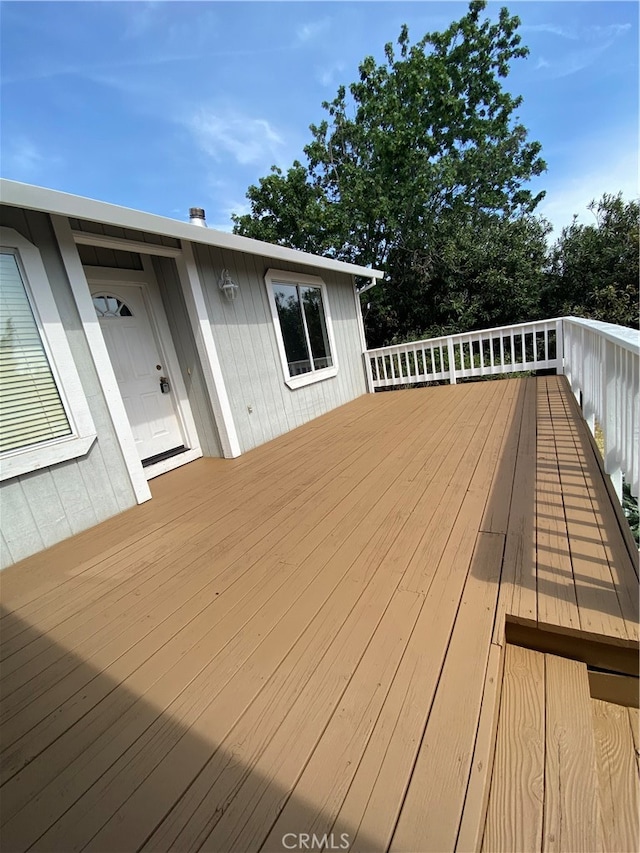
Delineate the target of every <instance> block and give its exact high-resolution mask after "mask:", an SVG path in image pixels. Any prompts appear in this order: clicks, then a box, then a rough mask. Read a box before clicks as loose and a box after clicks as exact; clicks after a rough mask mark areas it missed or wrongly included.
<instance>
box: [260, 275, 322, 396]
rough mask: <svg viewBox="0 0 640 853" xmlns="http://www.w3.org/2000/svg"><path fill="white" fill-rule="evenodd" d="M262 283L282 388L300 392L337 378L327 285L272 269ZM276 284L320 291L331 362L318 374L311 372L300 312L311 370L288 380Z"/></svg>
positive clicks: (310, 278)
mask: <svg viewBox="0 0 640 853" xmlns="http://www.w3.org/2000/svg"><path fill="white" fill-rule="evenodd" d="M264 281H265V285H266V288H267V297H268V299H269V306H270V308H271V319H272V320H273V326H274V329H275V332H276V341H277V344H278V352H279V353H280V361H281V362H282V371H283V373H284V381H285V384H286V385H287V386H288V387H289V388H291V389H296V388H303V387H304V386H305V385H312V384H313V383H314V382H322V380H323V379H330V378H331V377H332V376H337V374H338V354H337V351H336V342H335V338H334V335H333V322H332V320H331V308H330V306H329V294H328V292H327V285H326V284H325V283H324V281H323V280H322V279H321V278H320V277H319V276H317V275H304V274H302V273H293V272H285V271H284V270H273V269H269V270H267V272H266V274H265V277H264ZM276 282H282V283H283V284H301V285H305V284H307V285H310V286H312V287H319V288H320V289H321V291H322V304H323V306H324V318H325V322H326V324H327V337H328V338H329V349H330V352H331V360H332V362H333V364H332V366H331V367H323V368H321V369H320V370H314V369H313V354H312V352H311V345H310V343H309V336H308V332H307V327H306V321H305V319H304V312H303V324H304V329H305V337H306V342H307V347H308V348H309V358H310V359H311V367H312V369H311V370H310V371H309V373H300V374H298V375H297V376H291V374H290V372H289V362H288V360H287V353H286V350H285V348H284V338H283V337H282V329H281V327H280V318H279V317H278V306H277V305H276V297H275V295H274V292H273V285H274V284H275V283H276Z"/></svg>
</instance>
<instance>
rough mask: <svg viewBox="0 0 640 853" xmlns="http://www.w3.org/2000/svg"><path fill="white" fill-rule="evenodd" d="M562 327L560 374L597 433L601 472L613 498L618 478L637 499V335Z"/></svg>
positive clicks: (567, 320) (593, 326) (608, 328)
mask: <svg viewBox="0 0 640 853" xmlns="http://www.w3.org/2000/svg"><path fill="white" fill-rule="evenodd" d="M562 325H563V339H564V373H565V375H566V377H567V379H568V381H569V385H570V386H571V390H572V391H573V393H574V394H575V396H576V399H577V400H578V402H579V403H580V405H581V406H582V412H583V414H584V418H585V420H586V422H587V423H588V424H589V427H590V428H591V431H592V432H593V431H594V429H595V424H596V422H598V424H599V425H600V427H601V429H602V437H603V440H604V467H605V471H606V472H607V474H609V476H610V477H611V481H612V482H613V485H614V487H615V489H616V492H617V493H618V495H621V494H622V477H623V475H624V478H625V480H626V482H627V483H628V484H629V488H630V490H631V494H632V495H634V497H638V473H639V472H638V453H639V452H640V435H639V426H640V425H639V418H640V400H639V399H638V395H639V385H640V369H639V368H640V333H639V332H637V331H636V330H635V329H628V328H626V327H624V326H615V325H613V324H612V323H601V322H599V321H598V320H582V319H580V318H578V317H564V318H563V322H562Z"/></svg>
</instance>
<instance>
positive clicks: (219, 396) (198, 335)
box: [176, 226, 242, 459]
mask: <svg viewBox="0 0 640 853" xmlns="http://www.w3.org/2000/svg"><path fill="white" fill-rule="evenodd" d="M194 227H197V226H194ZM176 266H177V268H178V276H179V278H180V284H181V286H182V292H183V295H184V300H185V303H186V306H187V313H188V315H189V320H190V321H191V328H192V329H193V336H194V338H195V342H196V348H197V350H198V355H199V356H200V362H201V364H202V372H203V374H204V380H205V384H206V386H207V391H208V393H209V398H210V400H211V407H212V408H213V414H214V417H215V420H216V427H217V429H218V434H219V436H220V444H221V445H222V453H223V455H224V456H225V458H227V459H234V458H235V457H236V456H240V454H241V453H242V450H241V448H240V441H239V439H238V433H237V431H236V425H235V423H234V420H233V412H232V411H231V404H230V403H229V396H228V394H227V389H226V386H225V383H224V377H223V375H222V366H221V364H220V359H219V357H218V350H217V348H216V344H215V341H214V339H213V333H212V331H211V320H210V319H209V313H208V311H207V305H206V302H205V299H204V293H203V292H202V285H201V284H200V278H199V276H198V270H197V267H196V262H195V258H194V255H193V249H192V247H191V244H190V243H187V242H185V243H183V245H182V257H181V258H177V259H176Z"/></svg>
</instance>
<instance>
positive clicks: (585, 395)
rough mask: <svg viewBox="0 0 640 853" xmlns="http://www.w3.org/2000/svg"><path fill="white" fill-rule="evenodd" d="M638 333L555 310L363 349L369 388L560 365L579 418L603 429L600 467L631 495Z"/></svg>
mask: <svg viewBox="0 0 640 853" xmlns="http://www.w3.org/2000/svg"><path fill="white" fill-rule="evenodd" d="M639 341H640V333H638V332H637V331H635V330H634V329H628V328H625V327H623V326H615V325H612V324H611V323H600V322H598V321H597V320H581V319H579V318H577V317H559V318H556V319H553V320H540V321H538V322H536V323H519V324H518V325H515V326H500V327H497V328H494V329H482V330H480V331H476V332H466V333H464V334H459V335H447V336H445V337H441V338H429V339H428V340H422V341H411V342H409V343H404V344H395V345H393V346H388V347H380V348H379V349H372V350H367V353H366V364H367V371H368V373H369V380H370V384H371V387H372V389H373V390H375V389H377V388H394V387H400V386H403V385H405V386H406V385H414V384H418V383H422V382H437V381H443V380H448V381H449V382H451V383H454V384H455V382H456V381H457V380H458V379H467V378H474V377H482V376H495V375H498V374H505V373H515V372H520V371H530V370H555V371H556V373H565V374H566V376H567V379H568V381H569V385H570V386H571V389H572V391H573V393H574V394H575V396H576V399H577V400H578V402H579V403H580V405H581V406H582V410H583V413H584V417H585V420H586V421H587V423H588V424H589V426H590V427H591V430H592V431H594V429H595V423H596V421H597V422H598V423H599V424H600V426H601V428H602V432H603V437H604V447H605V449H604V463H605V470H606V471H607V473H608V474H609V475H610V476H611V479H612V482H613V484H614V486H615V489H616V491H617V493H618V495H621V494H622V477H623V475H624V477H625V479H626V481H627V482H628V483H629V486H630V488H631V494H633V495H634V496H636V497H637V495H638V452H639V443H640V436H639V435H638V418H639V416H640V413H639V409H640V401H639V400H638V383H639V366H638V365H639V351H640V348H639Z"/></svg>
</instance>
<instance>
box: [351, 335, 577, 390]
mask: <svg viewBox="0 0 640 853" xmlns="http://www.w3.org/2000/svg"><path fill="white" fill-rule="evenodd" d="M558 330H560V337H561V330H562V321H561V320H540V321H539V322H537V323H519V324H518V325H516V326H499V327H496V328H495V329H482V330H481V331H478V332H465V333H464V334H460V335H448V336H446V337H442V338H429V339H428V340H424V341H411V342H410V343H406V344H395V345H394V346H390V347H380V348H379V349H371V350H368V351H367V355H368V356H369V359H370V362H369V363H370V366H371V377H372V384H373V387H374V388H392V387H394V386H398V385H411V384H414V383H417V382H435V381H438V380H442V379H448V380H449V382H451V383H453V384H455V382H456V381H457V380H458V379H466V378H472V377H479V376H495V375H497V374H500V373H515V372H518V371H525V370H544V369H556V368H557V366H558V354H557V348H556V341H557V339H558ZM560 357H562V355H561V354H560Z"/></svg>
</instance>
